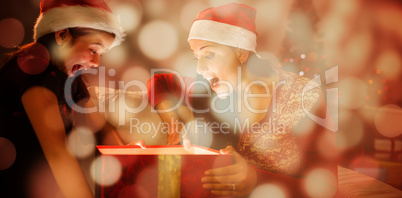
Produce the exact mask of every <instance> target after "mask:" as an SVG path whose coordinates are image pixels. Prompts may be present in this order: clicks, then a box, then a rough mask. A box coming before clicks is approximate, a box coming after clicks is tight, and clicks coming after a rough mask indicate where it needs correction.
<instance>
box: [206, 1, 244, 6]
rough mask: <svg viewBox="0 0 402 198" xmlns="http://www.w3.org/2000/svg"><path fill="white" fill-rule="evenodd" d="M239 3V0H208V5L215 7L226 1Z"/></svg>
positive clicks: (226, 2)
mask: <svg viewBox="0 0 402 198" xmlns="http://www.w3.org/2000/svg"><path fill="white" fill-rule="evenodd" d="M232 2H233V3H239V2H240V1H239V0H219V1H216V0H208V5H209V6H210V7H216V6H220V5H223V4H228V3H232Z"/></svg>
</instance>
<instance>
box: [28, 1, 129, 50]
mask: <svg viewBox="0 0 402 198" xmlns="http://www.w3.org/2000/svg"><path fill="white" fill-rule="evenodd" d="M74 27H82V28H92V29H96V30H103V31H105V32H110V33H113V34H115V40H114V42H113V44H112V45H111V46H110V48H113V47H115V46H117V45H119V44H120V43H121V42H122V41H123V40H124V36H125V35H124V33H123V31H122V29H121V27H120V22H119V20H118V18H117V17H116V16H114V15H113V14H112V13H111V12H109V11H106V10H103V9H99V8H94V7H88V6H62V7H57V8H52V9H50V10H48V11H46V12H45V13H41V14H40V15H39V17H38V19H37V20H36V24H35V27H34V40H35V41H37V40H38V39H39V38H40V37H42V36H44V35H46V34H48V33H51V32H56V31H59V30H63V29H67V28H74Z"/></svg>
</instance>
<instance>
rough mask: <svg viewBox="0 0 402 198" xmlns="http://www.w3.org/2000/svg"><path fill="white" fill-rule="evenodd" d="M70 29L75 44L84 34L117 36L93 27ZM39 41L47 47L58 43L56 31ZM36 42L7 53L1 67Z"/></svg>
mask: <svg viewBox="0 0 402 198" xmlns="http://www.w3.org/2000/svg"><path fill="white" fill-rule="evenodd" d="M68 31H69V32H70V34H71V37H72V40H71V45H73V44H74V43H75V42H76V41H77V39H78V38H80V37H82V36H87V35H91V34H96V33H107V34H109V35H110V36H112V37H113V38H115V35H114V34H113V33H109V32H105V31H102V30H96V29H91V28H80V27H75V28H68ZM37 42H39V43H42V44H43V45H44V46H46V47H47V48H50V47H51V46H53V45H54V44H55V43H56V37H55V32H52V33H49V34H46V35H44V36H42V37H40V38H39V39H38V41H37ZM35 43H36V42H32V43H29V44H26V45H23V46H20V47H18V48H16V50H15V51H14V52H11V53H9V54H7V57H6V58H5V59H4V61H2V62H1V64H0V69H1V68H2V67H3V65H4V64H5V63H7V62H8V61H9V60H11V59H12V58H14V56H16V55H17V54H19V53H21V52H25V51H28V50H29V49H30V48H31V47H32V46H33V45H34V44H35Z"/></svg>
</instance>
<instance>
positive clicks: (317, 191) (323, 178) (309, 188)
mask: <svg viewBox="0 0 402 198" xmlns="http://www.w3.org/2000/svg"><path fill="white" fill-rule="evenodd" d="M336 185H337V181H336V177H335V176H334V174H333V173H332V172H331V171H329V170H327V169H322V168H320V169H315V170H313V171H311V172H310V173H308V174H307V176H306V180H305V183H304V187H305V189H306V192H307V194H308V195H309V196H311V197H332V196H333V195H334V194H335V193H336V190H337V187H336Z"/></svg>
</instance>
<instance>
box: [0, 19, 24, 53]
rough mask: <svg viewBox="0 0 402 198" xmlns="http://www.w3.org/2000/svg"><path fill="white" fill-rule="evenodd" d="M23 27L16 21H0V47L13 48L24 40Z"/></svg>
mask: <svg viewBox="0 0 402 198" xmlns="http://www.w3.org/2000/svg"><path fill="white" fill-rule="evenodd" d="M24 32H25V30H24V26H23V25H22V23H21V22H20V21H19V20H18V19H14V18H6V19H3V20H1V21H0V46H2V47H4V48H13V47H16V46H18V45H20V44H21V42H22V40H23V39H24Z"/></svg>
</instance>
